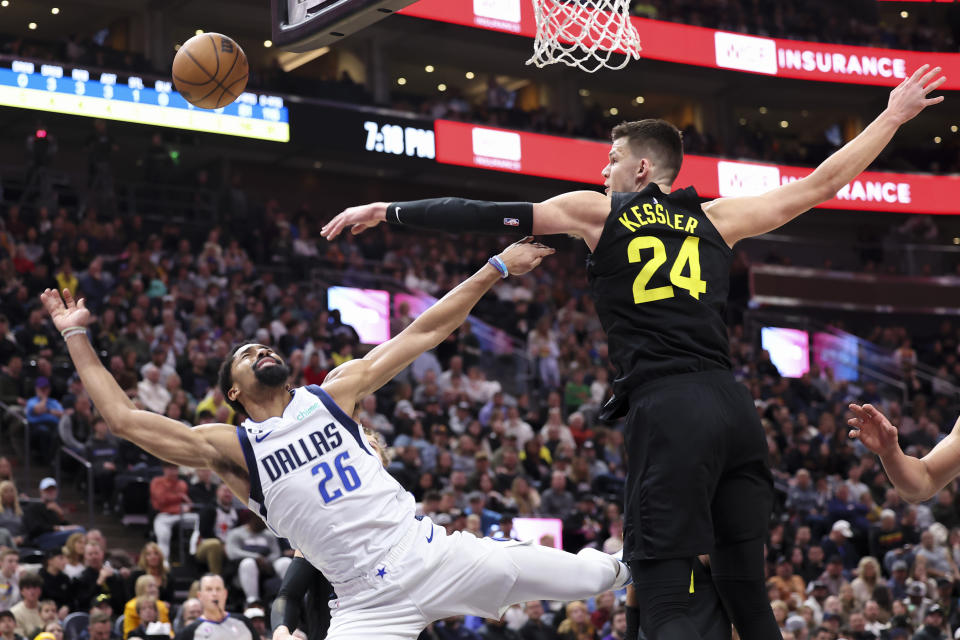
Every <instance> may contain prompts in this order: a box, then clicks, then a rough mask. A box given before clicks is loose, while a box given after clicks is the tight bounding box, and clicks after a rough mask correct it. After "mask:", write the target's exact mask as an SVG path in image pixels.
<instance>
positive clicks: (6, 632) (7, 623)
mask: <svg viewBox="0 0 960 640" xmlns="http://www.w3.org/2000/svg"><path fill="white" fill-rule="evenodd" d="M16 628H17V619H16V618H14V617H13V614H12V613H10V611H0V640H26V638H24V637H23V636H22V635H20V634H19V633H17V631H16Z"/></svg>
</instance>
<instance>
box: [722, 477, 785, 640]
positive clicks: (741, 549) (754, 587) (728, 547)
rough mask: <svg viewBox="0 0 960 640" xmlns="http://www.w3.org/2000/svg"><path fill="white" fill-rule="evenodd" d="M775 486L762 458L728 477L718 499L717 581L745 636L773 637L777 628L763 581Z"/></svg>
mask: <svg viewBox="0 0 960 640" xmlns="http://www.w3.org/2000/svg"><path fill="white" fill-rule="evenodd" d="M772 491H773V489H772V486H771V484H770V480H769V472H768V471H767V470H766V469H765V468H764V467H763V463H755V464H753V465H747V466H745V467H744V468H742V469H739V470H736V471H734V472H733V473H732V474H729V475H728V476H726V477H724V478H723V479H722V480H721V482H720V486H719V487H718V488H717V496H716V499H715V502H714V505H715V516H714V518H715V530H716V532H717V543H716V546H715V547H714V549H713V551H711V552H710V565H711V570H712V572H713V582H714V584H716V585H717V591H718V592H719V593H720V598H721V599H722V600H723V604H724V607H725V608H726V610H727V613H728V614H729V615H730V620H731V621H732V622H733V625H734V626H735V627H736V629H737V632H738V633H739V634H740V638H741V640H760V639H762V638H775V637H777V636H776V634H777V633H779V631H778V628H779V627H778V625H777V621H776V619H775V618H774V617H773V610H772V609H771V608H770V599H769V597H768V596H767V588H766V582H765V580H764V576H765V573H764V557H763V545H764V533H765V530H766V526H767V521H768V518H769V516H770V505H771V504H772ZM751 534H752V535H751Z"/></svg>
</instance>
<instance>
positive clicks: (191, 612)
mask: <svg viewBox="0 0 960 640" xmlns="http://www.w3.org/2000/svg"><path fill="white" fill-rule="evenodd" d="M201 615H203V605H202V604H200V601H199V600H197V599H196V598H187V599H186V600H184V602H183V604H182V605H181V606H180V611H179V612H178V613H177V619H176V620H175V621H174V623H173V632H174V633H175V634H179V633H180V632H181V631H183V629H185V628H186V627H188V626H190V625H191V624H193V622H194V621H195V620H197V619H198V618H200V616H201Z"/></svg>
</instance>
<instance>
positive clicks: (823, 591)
mask: <svg viewBox="0 0 960 640" xmlns="http://www.w3.org/2000/svg"><path fill="white" fill-rule="evenodd" d="M829 596H830V591H829V589H828V588H827V585H826V583H824V582H823V581H822V580H814V581H813V582H811V583H810V584H809V585H807V599H806V600H804V601H803V604H804V605H805V606H807V607H809V608H810V610H811V611H812V612H813V623H814V624H815V625H817V626H819V625H820V623H821V622H822V621H823V608H824V606H825V605H826V603H827V598H828V597H829Z"/></svg>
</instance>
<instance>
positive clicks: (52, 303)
mask: <svg viewBox="0 0 960 640" xmlns="http://www.w3.org/2000/svg"><path fill="white" fill-rule="evenodd" d="M40 299H41V300H42V301H43V306H44V307H45V308H46V310H47V312H48V313H49V314H50V317H51V318H52V319H53V324H54V326H56V328H57V330H58V331H60V332H61V333H63V334H66V342H67V348H68V349H69V351H70V358H71V360H73V365H74V367H76V369H77V373H78V374H79V375H80V380H81V381H82V382H83V387H84V389H85V390H86V392H87V393H89V394H90V398H91V399H92V400H93V404H94V405H95V406H96V407H97V410H98V411H99V412H100V414H101V415H102V416H103V417H104V419H105V420H106V421H107V424H108V425H110V429H111V431H113V433H114V435H116V436H118V437H120V438H123V439H125V440H129V441H131V442H133V443H135V444H137V445H138V446H140V447H142V448H143V449H146V450H147V451H149V452H150V453H152V454H153V455H155V456H157V457H158V458H162V459H164V460H167V461H168V462H173V463H176V464H179V465H183V466H188V467H209V466H210V464H211V462H212V461H214V460H218V459H220V458H221V457H222V455H220V454H218V452H217V449H216V448H215V447H214V446H213V444H211V442H210V437H209V436H210V434H211V433H212V432H214V431H216V430H222V429H224V428H226V429H229V430H230V431H232V430H233V429H232V428H231V427H228V426H227V425H205V426H203V427H197V428H194V429H191V428H190V427H187V426H186V425H184V424H183V423H181V422H178V421H177V420H171V419H170V418H166V417H164V416H161V415H158V414H156V413H151V412H149V411H141V410H139V409H137V408H136V407H135V406H134V404H133V402H132V401H131V400H130V398H128V397H127V394H126V393H124V392H123V389H121V388H120V385H118V384H117V381H116V380H115V379H114V378H113V376H112V375H110V372H109V371H107V370H106V369H105V368H104V366H103V365H102V364H101V363H100V360H99V358H97V354H96V352H94V350H93V347H92V346H91V345H90V340H89V339H88V338H87V333H86V327H87V326H88V325H89V324H90V321H91V317H90V312H89V311H88V310H87V308H86V306H85V304H84V300H83V299H82V298H81V299H80V301H79V302H77V301H75V300H74V299H73V295H72V294H71V293H70V291H69V290H67V289H64V290H63V298H62V299H61V298H60V293H59V292H57V291H55V290H52V289H47V290H46V291H44V292H43V293H42V294H41V295H40Z"/></svg>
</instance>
